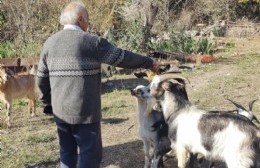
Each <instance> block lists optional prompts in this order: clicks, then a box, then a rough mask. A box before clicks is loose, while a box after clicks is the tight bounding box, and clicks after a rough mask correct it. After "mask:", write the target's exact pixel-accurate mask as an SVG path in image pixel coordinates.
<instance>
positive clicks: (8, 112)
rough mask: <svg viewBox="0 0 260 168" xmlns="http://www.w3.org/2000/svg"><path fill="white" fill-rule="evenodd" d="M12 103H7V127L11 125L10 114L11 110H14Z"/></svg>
mask: <svg viewBox="0 0 260 168" xmlns="http://www.w3.org/2000/svg"><path fill="white" fill-rule="evenodd" d="M11 104H12V102H9V103H6V123H7V127H10V126H11V122H10V116H11V110H12V106H11Z"/></svg>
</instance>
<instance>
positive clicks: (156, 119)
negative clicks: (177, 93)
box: [131, 85, 171, 168]
mask: <svg viewBox="0 0 260 168" xmlns="http://www.w3.org/2000/svg"><path fill="white" fill-rule="evenodd" d="M131 95H132V96H134V97H136V99H137V102H138V111H139V125H140V127H139V134H140V137H141V138H142V140H143V144H144V151H145V166H144V167H145V168H148V167H150V165H151V163H150V155H149V153H150V152H149V151H150V146H151V144H152V145H153V160H152V166H151V167H154V168H157V167H163V155H164V154H166V153H167V152H169V151H170V150H171V148H170V140H169V138H168V125H167V124H166V123H165V121H164V118H163V114H162V113H161V112H159V111H160V108H158V106H157V108H156V110H154V109H151V112H150V111H149V112H147V110H148V107H147V102H149V101H153V100H151V97H150V89H149V86H143V85H138V86H137V87H136V88H134V89H133V90H131Z"/></svg>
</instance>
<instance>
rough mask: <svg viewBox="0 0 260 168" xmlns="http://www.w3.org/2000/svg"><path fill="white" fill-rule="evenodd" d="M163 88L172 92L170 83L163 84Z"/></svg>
mask: <svg viewBox="0 0 260 168" xmlns="http://www.w3.org/2000/svg"><path fill="white" fill-rule="evenodd" d="M162 88H163V90H165V91H169V90H170V83H169V82H163V83H162Z"/></svg>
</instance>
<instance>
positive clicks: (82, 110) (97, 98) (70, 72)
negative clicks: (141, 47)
mask: <svg viewBox="0 0 260 168" xmlns="http://www.w3.org/2000/svg"><path fill="white" fill-rule="evenodd" d="M101 63H106V64H109V65H114V66H118V67H123V68H146V69H149V68H151V67H152V64H153V60H152V59H150V58H149V57H146V56H141V55H138V54H134V53H132V52H129V51H126V50H123V49H120V48H117V47H115V46H113V45H111V44H110V43H109V42H108V41H107V40H105V39H103V38H99V37H97V36H94V35H90V34H88V33H86V32H83V31H76V30H66V29H65V30H62V31H59V32H57V33H56V34H54V35H52V36H51V37H50V38H48V40H47V41H46V42H45V44H44V46H43V48H42V52H41V56H40V61H39V64H38V71H37V84H38V88H39V96H40V100H41V101H42V102H43V104H44V105H52V108H53V113H54V117H55V119H56V121H57V122H66V123H69V124H86V123H94V122H100V120H101Z"/></svg>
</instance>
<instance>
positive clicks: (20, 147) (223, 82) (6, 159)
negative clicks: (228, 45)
mask: <svg viewBox="0 0 260 168" xmlns="http://www.w3.org/2000/svg"><path fill="white" fill-rule="evenodd" d="M229 40H231V41H232V42H234V43H236V45H235V48H232V49H231V50H230V51H228V53H227V52H225V53H219V54H218V57H220V58H221V60H220V62H219V63H215V64H205V65H200V66H196V68H195V69H194V71H191V72H184V73H183V74H184V75H185V76H186V77H188V78H189V80H190V81H191V85H188V86H187V88H188V94H189V97H190V100H191V102H192V103H197V104H198V106H199V107H201V108H203V109H206V110H217V109H222V110H225V109H233V108H234V106H233V105H232V104H231V103H229V102H228V101H227V100H226V99H225V98H226V97H229V98H231V99H233V100H235V101H237V102H240V103H241V104H242V105H245V106H247V104H248V102H249V101H251V100H253V99H256V98H258V99H260V90H259V86H260V80H259V74H260V68H259V65H260V52H259V51H258V50H259V49H258V48H259V47H255V48H254V47H253V46H254V45H255V46H259V39H258V45H256V44H257V42H256V41H252V39H251V40H248V39H241V40H240V41H238V40H234V39H229ZM241 46H243V47H241ZM140 83H143V84H145V83H147V82H146V81H145V80H140V79H136V78H134V76H133V75H124V76H114V77H112V78H110V80H109V81H107V80H104V81H103V93H102V100H103V102H102V111H103V120H102V136H103V145H104V155H103V162H102V166H101V167H103V168H133V167H134V168H141V167H143V164H144V152H143V146H142V141H141V140H140V138H139V137H138V133H137V132H138V119H137V112H136V102H135V99H134V97H131V96H130V92H129V90H128V88H133V87H135V86H136V85H137V84H140ZM15 107H16V108H15V110H14V112H13V114H12V116H13V117H12V120H13V121H14V122H13V124H14V125H13V127H12V128H10V129H6V127H5V124H4V119H5V113H4V111H3V110H1V113H0V167H1V168H2V167H3V168H33V167H34V168H36V167H37V168H55V167H56V166H57V163H58V159H59V152H58V151H59V149H58V140H57V135H56V127H55V124H54V122H53V120H52V118H51V117H48V116H44V115H43V114H42V112H41V111H42V109H41V108H38V109H37V112H38V115H37V116H36V117H33V118H31V117H29V115H27V113H26V108H25V106H24V105H21V106H19V105H16V106H15ZM254 113H255V114H256V115H257V116H258V118H259V119H260V100H259V101H257V102H256V103H255V106H254ZM166 164H167V165H166V167H175V166H169V165H172V164H173V165H175V162H174V159H169V160H168V161H167V162H166Z"/></svg>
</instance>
